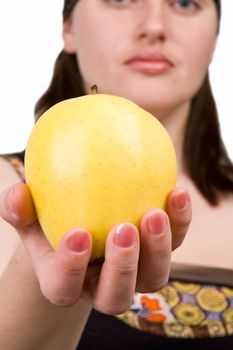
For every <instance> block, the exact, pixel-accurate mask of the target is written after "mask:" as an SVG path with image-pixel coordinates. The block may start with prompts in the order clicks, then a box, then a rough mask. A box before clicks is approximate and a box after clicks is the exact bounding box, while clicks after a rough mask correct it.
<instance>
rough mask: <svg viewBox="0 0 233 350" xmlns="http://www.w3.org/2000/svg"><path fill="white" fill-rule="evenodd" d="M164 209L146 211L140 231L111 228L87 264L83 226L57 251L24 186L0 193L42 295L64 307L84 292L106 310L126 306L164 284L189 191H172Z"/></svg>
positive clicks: (183, 226)
mask: <svg viewBox="0 0 233 350" xmlns="http://www.w3.org/2000/svg"><path fill="white" fill-rule="evenodd" d="M167 212H168V214H167V213H165V212H164V211H163V210H161V209H151V210H150V211H148V212H147V213H146V214H145V215H144V216H143V218H142V220H141V225H140V235H139V232H138V230H137V228H136V227H135V226H134V225H132V224H131V223H121V224H119V225H117V226H116V227H114V228H112V230H111V231H110V232H109V234H108V236H107V240H106V251H105V260H104V262H103V263H102V262H101V263H100V262H98V263H95V262H94V263H89V259H90V256H91V249H92V238H91V234H90V233H89V232H88V231H87V230H86V229H85V228H75V229H72V230H71V231H70V232H68V233H66V234H65V235H64V237H63V239H62V240H61V242H60V244H59V247H58V249H57V250H56V251H55V250H54V249H52V248H51V246H50V244H49V242H48V241H47V239H46V237H45V235H44V234H43V231H42V229H41V227H40V225H39V223H38V220H37V217H36V213H35V210H34V207H33V202H32V198H31V195H30V191H29V189H28V187H27V185H25V184H22V183H20V184H16V185H14V186H12V187H11V188H9V189H7V190H5V191H4V192H3V193H2V194H1V196H0V215H1V216H2V218H3V219H5V220H6V221H7V222H8V223H10V224H11V225H13V226H14V227H15V229H16V230H17V232H18V233H19V235H20V237H21V239H22V241H23V243H24V245H25V246H26V249H27V251H28V253H29V255H30V257H31V261H32V264H33V266H34V269H35V273H36V275H37V278H38V280H39V283H40V288H41V291H42V293H43V295H44V296H45V298H47V299H48V300H49V301H50V302H51V303H53V304H55V305H57V306H62V307H68V306H71V305H74V304H75V303H76V302H77V301H78V300H79V298H81V297H83V298H84V299H85V300H87V301H88V302H90V304H91V305H92V306H93V307H94V308H95V309H97V310H99V311H101V312H103V313H106V314H120V313H122V312H124V311H126V310H127V309H128V308H129V307H130V304H131V302H132V298H133V294H134V292H135V291H138V292H145V293H146V292H147V293H149V292H153V291H156V290H158V289H160V288H162V287H163V286H164V285H165V284H166V283H167V280H168V278H169V271H170V260H171V251H172V249H174V248H176V247H178V246H179V245H180V244H181V242H182V241H183V239H184V237H185V234H186V232H187V229H188V226H189V223H190V220H191V201H190V197H189V194H188V193H187V192H186V191H185V190H183V189H175V190H174V191H172V192H171V193H170V195H169V197H168V210H167ZM171 232H172V233H171Z"/></svg>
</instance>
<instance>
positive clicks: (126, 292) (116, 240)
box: [94, 223, 139, 315]
mask: <svg viewBox="0 0 233 350" xmlns="http://www.w3.org/2000/svg"><path fill="white" fill-rule="evenodd" d="M138 259H139V234H138V230H137V229H136V227H135V226H134V225H132V224H129V223H124V224H120V225H118V226H116V227H115V228H114V229H113V230H111V232H110V233H109V235H108V237H107V241H106V251H105V262H104V264H103V267H102V270H101V273H100V278H99V282H98V285H97V289H96V293H95V296H94V305H95V308H97V309H98V310H100V311H101V312H104V313H106V314H111V315H115V314H120V313H122V312H124V311H126V310H127V309H128V308H129V306H130V305H131V303H132V298H133V294H134V292H135V286H136V279H137V266H138Z"/></svg>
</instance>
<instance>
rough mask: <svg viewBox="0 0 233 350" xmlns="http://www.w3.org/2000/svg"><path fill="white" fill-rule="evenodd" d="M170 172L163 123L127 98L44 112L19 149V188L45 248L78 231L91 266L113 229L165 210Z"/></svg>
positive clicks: (172, 163)
mask: <svg viewBox="0 0 233 350" xmlns="http://www.w3.org/2000/svg"><path fill="white" fill-rule="evenodd" d="M176 172H177V167H176V155H175V150H174V147H173V144H172V141H171V139H170V137H169V135H168V133H167V131H166V129H165V128H164V127H163V126H162V124H161V123H160V122H159V121H158V120H157V119H156V118H155V117H154V116H152V115H151V114H150V113H148V112H146V111H145V110H143V109H142V108H140V107H139V106H137V105H136V104H135V103H133V102H132V101H129V100H128V99H125V98H122V97H118V96H113V95H107V94H93V95H86V96H82V97H77V98H73V99H69V100H65V101H62V102H60V103H58V104H56V105H55V106H53V107H52V108H50V109H49V110H47V111H46V112H45V113H44V114H43V115H42V116H41V118H40V119H39V120H38V121H37V122H36V124H35V126H34V127H33V129H32V132H31V134H30V137H29V140H28V144H27V147H26V152H25V176H26V183H27V185H28V187H29V189H30V191H31V194H32V198H33V202H34V205H35V209H36V212H37V215H38V220H39V222H40V224H41V227H42V229H43V231H44V233H45V235H46V237H47V238H48V240H49V242H50V244H51V245H52V247H54V248H55V249H56V248H57V246H58V244H59V241H60V240H61V238H62V236H63V235H64V234H65V233H66V232H67V231H68V230H70V229H72V228H75V227H84V228H86V229H87V230H89V232H90V233H91V234H92V237H93V250H92V256H91V260H92V261H93V260H95V259H98V258H101V257H103V256H104V250H105V240H106V235H107V233H108V232H109V231H110V229H112V228H113V226H115V225H116V224H118V223H121V222H131V223H133V224H135V225H136V226H137V227H138V228H139V225H140V220H141V218H142V216H143V214H144V213H145V212H146V211H147V210H149V209H151V208H154V207H157V208H162V209H165V210H166V201H167V196H168V193H169V192H170V191H171V190H172V189H173V188H174V187H175V184H176Z"/></svg>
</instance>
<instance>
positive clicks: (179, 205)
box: [173, 192, 188, 210]
mask: <svg viewBox="0 0 233 350" xmlns="http://www.w3.org/2000/svg"><path fill="white" fill-rule="evenodd" d="M173 203H174V206H175V207H176V209H179V210H182V209H184V208H185V207H186V206H187V203H188V196H187V193H185V192H181V193H179V194H178V195H176V196H175V197H174V201H173Z"/></svg>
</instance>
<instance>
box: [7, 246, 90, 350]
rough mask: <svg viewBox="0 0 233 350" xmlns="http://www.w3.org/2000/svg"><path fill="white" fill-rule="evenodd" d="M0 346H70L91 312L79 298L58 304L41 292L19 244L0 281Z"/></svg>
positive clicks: (59, 349)
mask: <svg viewBox="0 0 233 350" xmlns="http://www.w3.org/2000/svg"><path fill="white" fill-rule="evenodd" d="M0 309H1V312H0V348H1V349H7V350H31V349H36V350H37V349H38V350H52V349H56V350H64V349H67V350H69V349H70V350H73V349H75V346H76V345H77V343H78V340H79V338H80V336H81V334H82V330H83V328H84V326H85V323H86V321H87V318H88V316H89V312H90V305H89V304H88V303H87V302H85V301H83V300H79V302H78V303H77V304H75V305H74V306H73V307H70V308H59V307H57V306H55V305H53V304H51V303H50V302H49V301H48V300H46V299H45V298H44V296H43V295H42V293H41V291H40V288H39V283H38V280H37V278H36V276H35V273H34V270H33V268H32V264H31V261H30V259H29V257H28V254H27V252H26V251H25V248H24V247H23V245H22V244H21V245H20V246H19V248H18V250H17V252H16V254H15V256H14V257H13V258H12V259H11V261H10V263H9V265H8V268H7V270H6V271H5V273H4V274H3V276H2V278H1V281H0Z"/></svg>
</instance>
